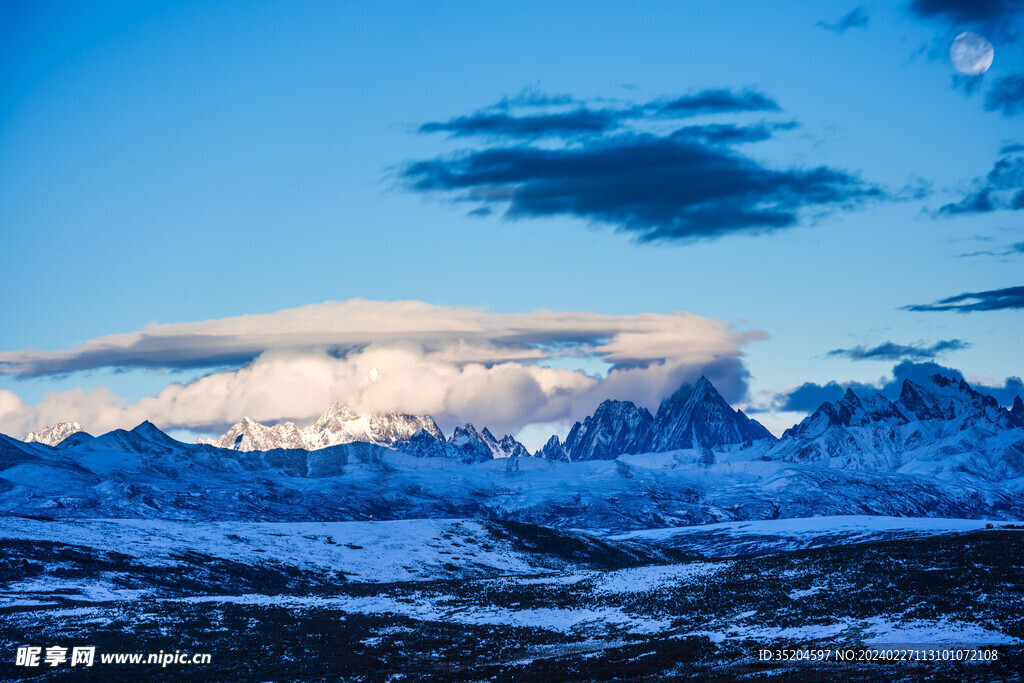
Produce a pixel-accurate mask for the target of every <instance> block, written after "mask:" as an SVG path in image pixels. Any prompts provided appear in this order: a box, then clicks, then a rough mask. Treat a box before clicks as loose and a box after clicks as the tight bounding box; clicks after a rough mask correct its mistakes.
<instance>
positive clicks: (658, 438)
mask: <svg viewBox="0 0 1024 683" xmlns="http://www.w3.org/2000/svg"><path fill="white" fill-rule="evenodd" d="M654 433H655V437H654V440H653V441H652V443H651V448H650V450H651V451H655V452H661V451H672V450H677V449H682V448H704V447H709V448H710V447H712V446H720V445H725V444H734V443H744V442H746V441H757V440H760V439H772V440H774V439H775V437H774V436H773V435H772V433H771V432H769V431H768V430H767V429H765V428H764V427H763V426H762V425H761V423H759V422H758V421H757V420H752V419H750V418H749V417H747V416H746V415H744V414H743V412H742V411H739V410H733V409H732V406H730V405H729V403H728V402H727V401H726V400H725V399H724V398H722V395H721V394H719V393H718V390H717V389H715V387H714V385H712V384H711V382H710V381H709V380H708V379H707V378H706V377H703V376H702V377H701V378H700V379H699V380H698V381H697V383H696V384H694V385H693V386H692V387H691V386H687V385H683V386H682V387H680V388H679V390H678V391H676V393H674V394H672V396H670V397H669V398H667V399H665V401H663V402H662V404H661V406H660V407H659V408H658V413H657V414H656V415H655V418H654Z"/></svg>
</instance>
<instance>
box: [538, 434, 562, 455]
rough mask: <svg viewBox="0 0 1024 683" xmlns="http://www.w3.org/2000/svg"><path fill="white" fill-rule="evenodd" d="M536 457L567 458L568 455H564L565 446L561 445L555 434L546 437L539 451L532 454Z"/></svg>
mask: <svg viewBox="0 0 1024 683" xmlns="http://www.w3.org/2000/svg"><path fill="white" fill-rule="evenodd" d="M533 455H534V457H537V458H547V459H548V460H563V461H564V460H568V459H569V456H568V455H566V452H565V446H563V445H562V440H561V439H559V438H558V436H557V435H555V436H552V437H551V438H550V439H548V441H547V443H545V444H544V445H543V446H542V447H541V449H540V450H539V451H537V452H536V453H534V454H533Z"/></svg>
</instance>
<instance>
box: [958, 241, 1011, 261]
mask: <svg viewBox="0 0 1024 683" xmlns="http://www.w3.org/2000/svg"><path fill="white" fill-rule="evenodd" d="M1016 254H1024V242H1014V243H1013V244H1011V245H1010V246H1009V247H1007V248H1006V249H1002V250H1000V251H995V250H992V249H984V250H982V251H972V252H968V253H966V254H960V258H969V257H972V256H1014V255H1016Z"/></svg>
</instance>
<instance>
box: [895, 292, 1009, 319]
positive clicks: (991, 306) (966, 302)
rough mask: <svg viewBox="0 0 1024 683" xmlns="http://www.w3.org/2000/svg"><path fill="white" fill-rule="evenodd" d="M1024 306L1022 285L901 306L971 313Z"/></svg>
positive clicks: (909, 309) (911, 309) (909, 308)
mask: <svg viewBox="0 0 1024 683" xmlns="http://www.w3.org/2000/svg"><path fill="white" fill-rule="evenodd" d="M1015 308H1024V287H1006V288H1005V289H991V290H988V291H984V292H964V293H963V294H957V295H956V296H951V297H947V298H945V299H939V300H938V301H936V302H934V303H930V304H915V305H913V306H903V308H902V310H904V311H954V312H956V313H973V312H975V311H1002V310H1007V309H1015Z"/></svg>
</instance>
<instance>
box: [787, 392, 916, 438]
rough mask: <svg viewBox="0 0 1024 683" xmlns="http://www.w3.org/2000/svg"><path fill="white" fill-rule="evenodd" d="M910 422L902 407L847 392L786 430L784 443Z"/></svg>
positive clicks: (883, 399) (879, 396) (875, 396)
mask: <svg viewBox="0 0 1024 683" xmlns="http://www.w3.org/2000/svg"><path fill="white" fill-rule="evenodd" d="M908 422H910V420H909V419H908V418H907V417H906V416H905V415H904V414H903V413H902V412H901V411H900V409H899V407H898V406H897V405H896V404H895V403H893V402H892V401H890V400H889V399H887V398H886V397H885V396H882V395H881V394H878V393H876V394H872V395H870V396H858V395H857V394H856V393H855V392H854V391H853V389H847V390H846V393H845V394H843V397H842V398H841V399H839V400H838V401H836V402H835V403H828V402H826V403H822V404H821V405H820V406H819V407H818V409H817V410H815V411H814V412H813V413H812V414H811V415H810V416H808V417H807V418H805V419H804V420H803V421H802V422H800V423H799V424H797V425H794V426H793V427H790V428H789V429H787V430H786V433H785V434H783V435H782V436H783V439H792V438H805V439H806V438H812V439H813V438H818V437H820V436H822V435H824V434H826V433H827V432H829V431H830V430H833V429H839V428H844V427H866V426H883V425H884V426H895V425H904V424H907V423H908Z"/></svg>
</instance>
